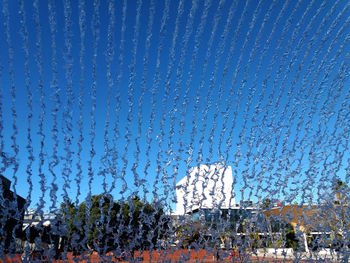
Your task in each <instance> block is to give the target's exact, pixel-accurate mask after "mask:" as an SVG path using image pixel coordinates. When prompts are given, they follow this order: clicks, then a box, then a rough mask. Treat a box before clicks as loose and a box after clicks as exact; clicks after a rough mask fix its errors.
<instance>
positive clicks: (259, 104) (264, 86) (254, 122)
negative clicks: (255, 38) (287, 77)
mask: <svg viewBox="0 0 350 263" xmlns="http://www.w3.org/2000/svg"><path fill="white" fill-rule="evenodd" d="M299 2H300V1H299ZM273 6H274V4H273V5H271V6H270V8H273ZM287 6H288V2H287V1H286V2H285V3H284V5H283V7H282V8H281V9H280V12H279V14H278V16H277V18H276V21H274V23H273V28H272V30H271V32H270V34H269V36H268V37H267V40H266V42H265V45H264V48H263V50H262V52H261V55H260V59H259V63H258V67H257V70H256V72H255V74H254V80H253V89H256V87H257V83H258V77H259V76H260V73H261V70H262V66H263V61H264V60H265V59H266V54H267V50H268V49H269V48H270V45H271V42H272V36H273V34H274V33H275V31H276V27H277V25H281V19H282V17H283V15H284V14H285V11H286V8H287ZM291 16H292V15H291ZM267 20H268V18H266V17H265V19H264V23H265V22H267ZM290 24H291V23H290V19H289V23H288V29H289V27H290ZM282 35H283V34H282ZM282 35H281V37H280V39H279V41H278V48H277V50H279V48H280V44H281V42H282V39H284V35H285V34H284V35H283V38H282ZM275 55H276V56H277V52H275ZM276 60H277V59H276ZM274 62H275V60H274V59H273V58H272V59H271V60H270V65H271V68H272V65H273V64H274ZM266 89H267V82H264V83H262V89H261V91H260V95H259V98H258V102H257V104H256V106H255V110H254V113H253V116H252V118H251V122H252V127H251V128H250V134H251V136H250V140H249V147H253V144H254V139H256V140H257V142H256V147H255V148H256V150H257V152H258V153H257V154H254V153H253V152H252V153H251V154H252V160H251V161H252V176H251V177H252V179H253V180H254V179H256V180H258V182H256V183H257V185H258V189H259V187H260V186H261V184H262V182H263V176H262V173H261V172H260V173H258V174H257V165H258V161H257V159H258V158H259V154H261V153H260V152H259V150H260V148H261V145H260V143H261V142H262V139H260V136H259V135H258V132H259V126H260V122H259V121H258V119H259V117H258V116H259V114H260V113H262V112H263V109H262V104H263V99H264V95H265V92H266ZM261 159H262V158H261ZM261 162H264V160H261ZM260 165H261V170H262V171H263V169H264V168H263V167H264V165H265V163H264V164H261V163H260ZM260 192H261V191H259V190H257V191H256V197H257V198H258V199H259V200H263V197H262V196H261V195H259V193H260Z"/></svg>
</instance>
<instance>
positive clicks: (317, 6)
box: [0, 0, 350, 210]
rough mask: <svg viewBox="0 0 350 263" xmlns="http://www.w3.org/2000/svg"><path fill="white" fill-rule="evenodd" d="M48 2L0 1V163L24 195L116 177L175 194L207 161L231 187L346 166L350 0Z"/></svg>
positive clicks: (36, 198) (255, 195)
mask: <svg viewBox="0 0 350 263" xmlns="http://www.w3.org/2000/svg"><path fill="white" fill-rule="evenodd" d="M48 2H49V3H47V1H2V2H1V3H0V8H1V10H2V12H1V14H0V21H1V22H0V32H2V35H3V37H2V41H0V50H1V52H0V65H1V77H0V87H1V95H2V97H1V103H2V111H1V114H2V115H1V121H2V123H1V124H2V125H3V126H2V127H3V128H2V130H1V137H0V139H1V142H2V143H3V149H2V151H3V152H5V154H6V156H7V157H8V158H9V160H10V159H11V157H15V159H13V158H12V159H11V160H12V163H11V162H6V160H5V159H4V157H2V158H3V163H2V166H1V167H2V173H3V174H4V175H5V176H6V177H8V178H10V179H12V181H15V180H14V179H15V178H17V183H16V184H15V189H16V191H17V193H18V194H20V195H22V196H23V197H29V199H30V203H29V204H30V207H32V208H35V207H38V206H39V208H40V209H44V210H48V209H50V207H51V208H53V207H54V206H55V205H56V206H57V205H58V204H59V203H60V202H61V201H62V200H63V197H64V196H68V197H69V198H70V199H72V200H76V198H78V200H79V201H82V200H84V198H85V197H86V196H87V194H88V193H89V191H90V190H91V191H92V194H98V193H101V192H104V191H106V190H107V191H109V190H110V187H111V185H112V182H113V181H115V182H116V184H115V187H114V188H113V190H112V194H113V195H114V196H115V198H116V199H118V198H121V197H127V196H128V195H130V194H131V193H133V192H137V191H138V192H139V194H140V195H143V194H144V193H145V192H148V194H147V198H148V199H154V198H159V199H166V200H168V201H169V200H171V199H172V198H173V194H174V191H173V190H174V182H177V181H179V180H180V179H181V178H182V177H183V176H184V175H185V174H186V171H188V170H189V167H192V166H195V165H197V164H199V163H215V162H225V163H227V164H228V165H232V166H233V167H234V169H233V170H234V175H233V176H234V181H235V192H236V194H237V197H236V200H237V201H238V200H240V199H241V198H242V195H241V190H242V189H244V191H243V192H242V193H243V198H244V199H253V200H255V201H258V200H259V199H261V198H263V197H265V196H273V197H277V198H281V199H284V200H286V202H295V201H298V202H309V201H310V202H317V201H318V200H320V198H321V196H322V194H323V193H324V192H327V191H326V190H322V189H327V187H329V185H330V184H331V182H332V179H333V177H334V176H338V177H340V178H342V179H343V180H347V179H348V176H349V172H348V170H347V168H348V167H349V161H348V160H349V152H348V134H349V132H348V131H349V116H348V111H349V110H348V109H349V100H348V95H349V94H348V93H349V88H348V86H349V80H348V74H347V72H348V69H347V66H348V65H349V63H348V62H349V61H348V60H349V54H348V53H349V51H350V50H349V43H348V37H347V36H348V33H349V25H350V23H347V19H348V17H349V12H350V11H349V8H348V3H347V1H335V2H334V3H330V2H328V1H323V2H322V1H311V2H310V1H303V0H300V1H287V2H285V1H278V0H276V1H247V2H246V1H195V0H194V1H172V0H169V1H166V0H165V1H86V2H85V1H68V0H67V1H54V0H53V1H48ZM21 3H24V6H23V8H22V7H21ZM94 4H95V5H94ZM49 7H50V8H49ZM6 10H8V16H7V11H6ZM21 10H22V12H21ZM167 10H168V11H167ZM50 17H51V18H50ZM7 18H8V19H9V20H8V21H9V23H8V25H9V30H7V29H6V25H7V22H6V21H7ZM23 18H24V19H25V20H24V21H25V22H24V23H21V21H22V19H23ZM80 26H82V27H80ZM51 29H55V30H56V31H54V34H52V32H51ZM81 29H82V30H83V31H81ZM83 33H84V34H83ZM8 37H9V39H10V46H9V42H8V41H7V39H8ZM53 39H54V41H53ZM26 40H27V41H26ZM26 43H27V44H26ZM53 43H54V45H53ZM26 54H27V56H26ZM80 61H81V62H82V63H80ZM55 62H56V64H55ZM82 73H83V74H82ZM11 74H12V76H13V78H12V77H11ZM40 84H41V87H42V89H40V88H39V86H40ZM11 91H14V93H12V92H11ZM28 91H29V92H28ZM81 91H82V93H81ZM95 92H96V93H95ZM13 94H14V95H15V99H14V96H13ZM94 94H95V95H94ZM79 105H81V107H79ZM12 106H13V107H12ZM31 107H32V110H31ZM31 114H32V115H31ZM31 116H32V117H31ZM55 118H56V122H57V123H56V124H55ZM28 120H29V121H30V125H28ZM79 120H81V123H79ZM13 124H15V129H14V128H13ZM28 127H30V130H29V133H28ZM16 129H17V130H16ZM55 135H57V138H55ZM80 136H81V137H80ZM28 139H31V140H32V142H31V143H30V142H29V143H28ZM28 146H29V147H28ZM16 149H18V153H16V152H15V151H16ZM31 149H33V154H31V153H30V150H31ZM92 150H93V152H94V154H93V155H91V151H92ZM31 155H32V156H33V157H34V160H33V161H30V156H31ZM79 156H80V157H79ZM90 162H91V163H90ZM16 166H18V170H15V169H14V168H15V167H16ZM135 178H136V179H135ZM91 180H92V181H91ZM140 180H141V181H140ZM77 181H78V182H77ZM89 181H90V183H89ZM104 182H105V186H106V187H105V188H104V186H103V185H104ZM135 182H136V183H135ZM137 182H141V184H138V183H137ZM316 186H317V187H316ZM123 188H125V189H124V190H125V191H124V190H123ZM78 189H79V191H80V194H78ZM318 189H321V191H320V192H318ZM50 193H51V195H50ZM169 202H170V203H172V202H171V201H169Z"/></svg>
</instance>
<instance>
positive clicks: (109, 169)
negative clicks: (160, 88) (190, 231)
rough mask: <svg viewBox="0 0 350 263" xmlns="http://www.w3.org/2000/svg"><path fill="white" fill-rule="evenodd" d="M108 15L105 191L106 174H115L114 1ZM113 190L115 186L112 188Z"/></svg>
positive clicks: (105, 183)
mask: <svg viewBox="0 0 350 263" xmlns="http://www.w3.org/2000/svg"><path fill="white" fill-rule="evenodd" d="M108 15H109V24H108V33H107V48H106V53H105V60H106V64H107V72H106V73H107V74H106V77H107V81H108V91H107V104H106V121H105V127H104V155H103V157H102V158H101V164H102V165H103V169H102V171H101V172H100V173H101V174H102V175H103V182H102V186H103V190H104V193H107V192H108V190H107V182H106V175H113V164H112V163H110V161H109V157H110V154H111V152H112V150H111V149H110V146H109V133H108V130H109V124H110V119H111V99H112V88H113V84H114V80H113V77H112V62H113V59H114V31H115V8H114V2H113V1H109V2H108ZM111 190H113V188H112V189H111Z"/></svg>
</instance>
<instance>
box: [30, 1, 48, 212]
mask: <svg viewBox="0 0 350 263" xmlns="http://www.w3.org/2000/svg"><path fill="white" fill-rule="evenodd" d="M33 7H34V23H35V28H36V55H35V57H36V64H37V68H38V73H39V80H38V91H39V96H40V115H39V131H38V134H39V135H40V152H39V171H38V172H39V177H40V190H41V193H42V194H41V196H40V203H39V204H38V207H37V212H38V213H39V214H42V213H43V208H44V206H45V198H44V197H45V192H46V187H45V174H44V172H43V167H44V163H45V156H44V145H45V134H44V130H43V129H44V120H45V103H44V101H45V94H44V90H43V88H44V87H43V58H42V50H41V49H42V47H41V46H42V41H41V35H42V29H41V24H40V17H39V2H38V0H35V1H34V2H33Z"/></svg>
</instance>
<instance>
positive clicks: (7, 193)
mask: <svg viewBox="0 0 350 263" xmlns="http://www.w3.org/2000/svg"><path fill="white" fill-rule="evenodd" d="M10 186H11V181H10V180H9V179H7V178H6V177H4V176H2V175H0V250H1V251H3V252H5V253H12V252H15V250H16V238H18V237H21V236H22V224H23V217H24V205H25V203H26V201H25V199H24V198H22V197H21V196H19V195H16V194H15V193H14V192H13V191H11V190H10Z"/></svg>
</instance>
